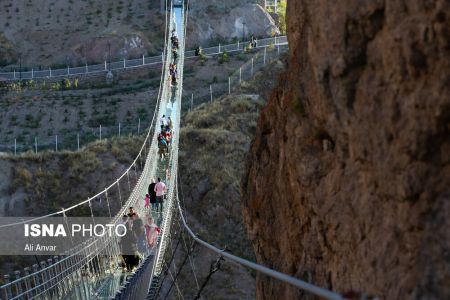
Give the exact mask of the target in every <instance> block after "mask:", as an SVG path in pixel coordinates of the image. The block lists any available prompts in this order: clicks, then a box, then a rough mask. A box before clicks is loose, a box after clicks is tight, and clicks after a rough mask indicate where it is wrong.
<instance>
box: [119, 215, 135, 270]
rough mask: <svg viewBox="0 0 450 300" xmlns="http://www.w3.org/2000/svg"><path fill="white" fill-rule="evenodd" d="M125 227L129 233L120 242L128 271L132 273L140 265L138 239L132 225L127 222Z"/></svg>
mask: <svg viewBox="0 0 450 300" xmlns="http://www.w3.org/2000/svg"><path fill="white" fill-rule="evenodd" d="M125 226H126V228H127V232H126V234H125V235H124V236H123V237H122V238H121V240H120V249H121V251H122V257H123V260H124V261H125V266H126V268H127V271H128V272H131V271H132V270H133V268H134V267H137V266H138V265H139V256H138V254H137V241H138V239H137V237H136V233H135V232H134V231H133V230H132V227H131V223H130V222H127V223H126V224H125Z"/></svg>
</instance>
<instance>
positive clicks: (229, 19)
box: [186, 0, 280, 47]
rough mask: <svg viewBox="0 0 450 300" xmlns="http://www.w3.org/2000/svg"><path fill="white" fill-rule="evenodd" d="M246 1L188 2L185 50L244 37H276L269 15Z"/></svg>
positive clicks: (276, 30)
mask: <svg viewBox="0 0 450 300" xmlns="http://www.w3.org/2000/svg"><path fill="white" fill-rule="evenodd" d="M248 2H252V1H242V0H239V1H237V0H236V1H222V2H218V1H208V2H204V1H192V4H191V9H190V11H189V16H190V18H189V21H188V28H187V33H188V37H187V40H186V42H187V44H188V47H193V46H194V45H196V44H204V43H205V42H208V41H213V40H219V41H220V40H229V39H232V38H236V39H239V40H242V39H243V38H244V37H245V38H246V39H247V40H248V39H250V36H251V35H255V36H262V37H267V36H271V35H274V34H279V33H280V32H279V30H278V28H277V26H276V25H275V22H274V20H273V18H272V17H271V16H270V14H269V13H267V11H266V10H265V9H264V8H263V7H262V6H261V5H259V4H257V3H248Z"/></svg>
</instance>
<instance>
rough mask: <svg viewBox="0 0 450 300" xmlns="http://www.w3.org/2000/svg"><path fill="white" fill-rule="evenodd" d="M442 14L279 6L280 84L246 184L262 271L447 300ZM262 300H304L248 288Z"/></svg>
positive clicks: (446, 54) (446, 6)
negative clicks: (284, 45) (282, 26)
mask: <svg viewBox="0 0 450 300" xmlns="http://www.w3.org/2000/svg"><path fill="white" fill-rule="evenodd" d="M449 18H450V2H449V1H444V0H440V1H439V0H436V1H431V0H430V1H419V0H397V1H389V0H386V1H382V0H379V1H377V0H374V1H358V0H346V1H325V0H289V1H288V34H289V46H290V58H289V61H288V71H287V72H286V74H285V75H283V76H282V78H281V80H280V84H279V87H278V88H277V89H275V91H274V92H273V93H272V97H271V99H270V101H269V103H268V106H267V107H266V108H265V110H264V111H263V112H262V115H261V118H260V120H259V123H258V127H257V132H256V137H255V140H254V142H253V145H252V148H251V152H250V154H249V158H248V167H247V172H246V174H245V176H244V178H243V181H242V194H243V197H242V199H243V204H242V205H243V213H244V219H245V222H246V225H247V228H248V231H249V234H250V238H251V240H252V243H253V246H254V249H255V252H256V255H257V259H258V261H259V262H260V263H263V264H265V265H268V266H269V267H272V268H275V269H277V270H280V271H283V272H287V273H289V274H292V275H294V276H297V277H299V278H302V279H305V280H308V281H311V282H313V283H315V284H318V285H320V286H323V287H326V288H329V289H332V290H335V291H338V292H342V293H345V292H348V291H350V290H353V291H356V292H364V293H366V294H373V295H376V296H379V297H380V298H382V299H419V298H426V299H446V298H449V297H450V285H449V284H448V283H449V282H450V271H449V265H450V256H449V249H450V229H449V228H450V227H449V226H450V219H449V217H448V216H449V215H450V164H449V163H450V72H449V70H450V21H449ZM257 296H258V299H306V298H309V297H310V296H309V294H305V293H302V292H299V291H298V290H296V289H294V288H291V287H289V286H286V285H283V284H280V283H279V282H278V281H275V280H271V279H268V278H266V277H263V276H259V277H258V287H257Z"/></svg>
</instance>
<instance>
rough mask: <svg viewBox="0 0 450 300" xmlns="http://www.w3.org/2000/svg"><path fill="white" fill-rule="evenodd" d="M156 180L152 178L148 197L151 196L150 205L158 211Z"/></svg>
mask: <svg viewBox="0 0 450 300" xmlns="http://www.w3.org/2000/svg"><path fill="white" fill-rule="evenodd" d="M155 185H156V183H155V179H154V178H152V180H151V182H150V184H149V186H148V195H149V196H150V203H151V204H152V209H156V192H155Z"/></svg>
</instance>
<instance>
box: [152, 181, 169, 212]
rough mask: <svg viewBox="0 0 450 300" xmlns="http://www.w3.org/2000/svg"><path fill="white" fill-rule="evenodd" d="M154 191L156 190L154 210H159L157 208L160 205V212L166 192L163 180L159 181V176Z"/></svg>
mask: <svg viewBox="0 0 450 300" xmlns="http://www.w3.org/2000/svg"><path fill="white" fill-rule="evenodd" d="M155 192H156V211H160V210H159V208H160V207H161V212H162V210H163V201H164V195H165V194H166V185H165V184H164V182H161V178H159V177H158V182H157V183H156V185H155Z"/></svg>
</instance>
